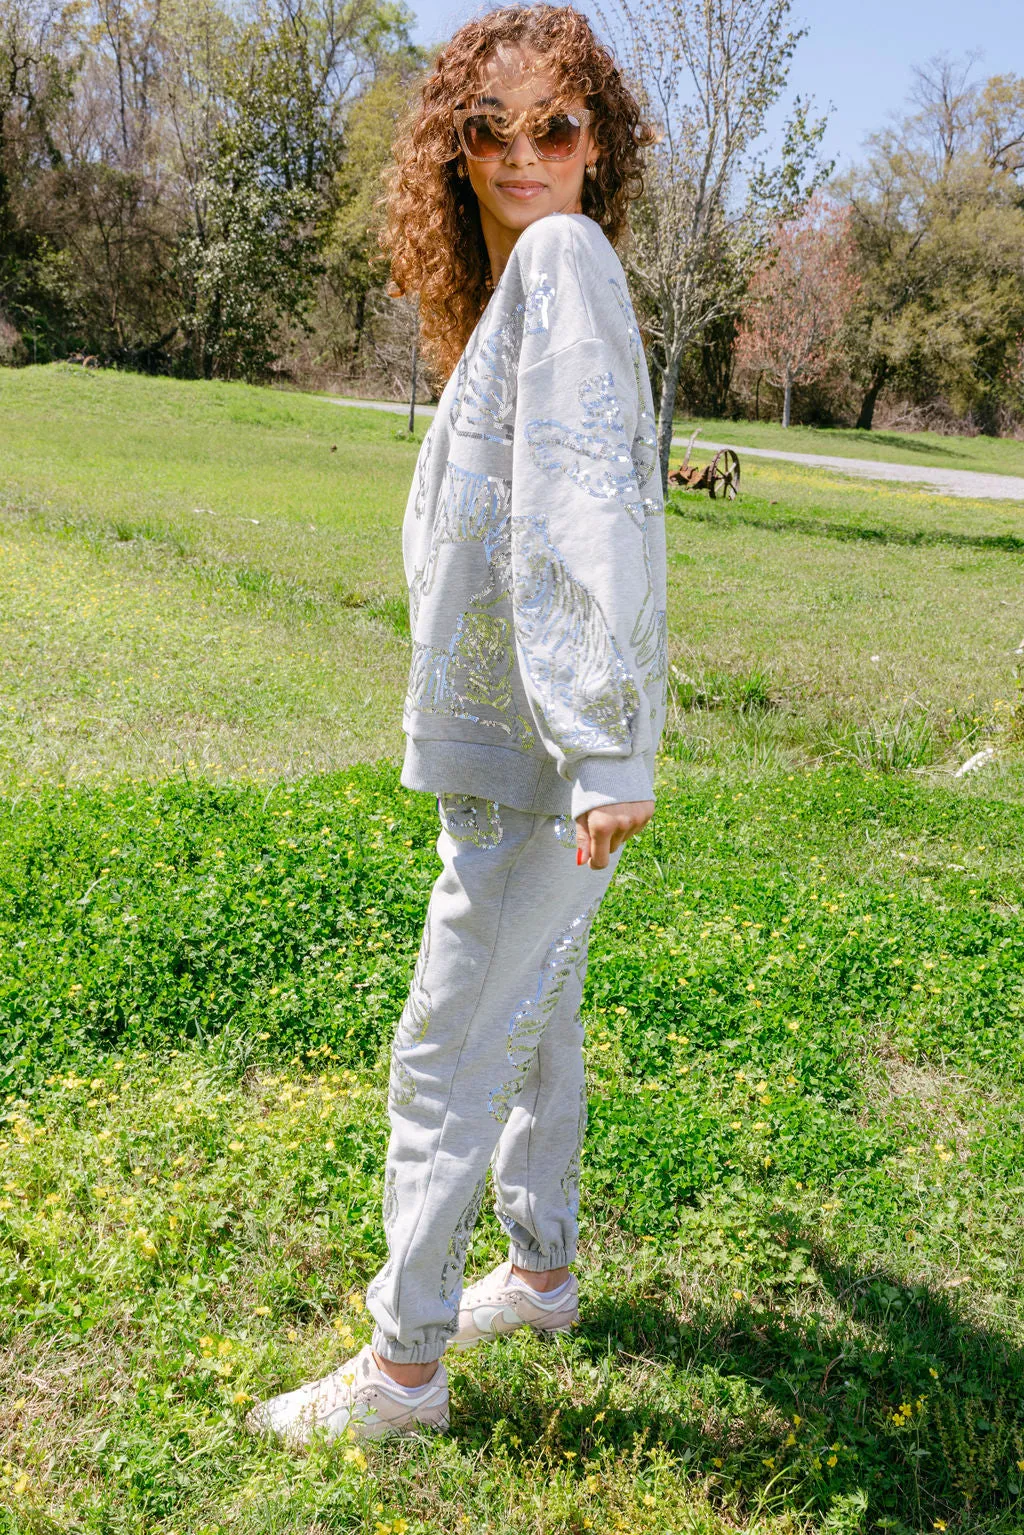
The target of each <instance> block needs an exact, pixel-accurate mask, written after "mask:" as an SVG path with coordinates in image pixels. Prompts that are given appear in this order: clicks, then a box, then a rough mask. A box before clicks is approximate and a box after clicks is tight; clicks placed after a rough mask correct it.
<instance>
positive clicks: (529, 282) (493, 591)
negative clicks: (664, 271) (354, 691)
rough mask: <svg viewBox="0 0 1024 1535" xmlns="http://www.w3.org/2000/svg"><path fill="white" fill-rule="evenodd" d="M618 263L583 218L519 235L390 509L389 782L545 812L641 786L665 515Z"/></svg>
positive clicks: (647, 777)
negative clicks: (394, 738)
mask: <svg viewBox="0 0 1024 1535" xmlns="http://www.w3.org/2000/svg"><path fill="white" fill-rule="evenodd" d="M663 513H664V505H663V500H662V493H661V477H660V474H659V469H658V454H657V442H656V435H655V423H654V414H653V409H652V399H651V384H650V379H649V377H648V373H647V364H646V360H645V358H644V353H643V347H642V345H641V341H640V333H639V331H638V329H637V324H636V319H635V317H634V314H633V308H632V305H631V303H630V300H629V291H628V288H627V286H626V279H625V275H624V273H623V270H622V266H621V264H620V262H619V259H618V257H617V256H616V254H615V251H614V249H613V248H612V246H611V244H610V243H609V241H608V239H607V237H606V235H605V234H604V232H603V231H602V230H601V228H600V227H599V225H597V224H596V223H595V222H594V221H593V219H590V218H587V217H586V216H585V215H584V214H576V213H572V214H567V213H553V214H549V215H547V216H546V217H545V218H541V219H538V220H536V222H535V223H533V224H530V225H528V226H527V228H526V229H524V231H523V233H522V234H521V235H520V236H519V238H518V239H517V241H516V243H515V246H514V248H513V251H512V254H511V256H510V258H509V261H508V264H507V266H506V267H505V269H504V271H503V272H502V274H501V277H500V279H499V281H498V283H497V286H496V287H495V289H494V292H493V293H492V294H491V297H490V300H489V302H488V304H487V307H486V309H485V310H484V312H483V314H482V315H481V317H480V320H479V322H478V324H477V326H476V329H475V330H474V331H473V334H472V336H471V337H470V338H469V341H468V342H467V344H466V348H465V351H464V352H463V354H462V357H461V358H460V360H459V363H458V366H457V367H456V369H455V371H454V372H453V373H452V375H451V377H450V378H449V380H448V383H447V384H446V386H445V388H444V392H443V393H442V395H441V399H440V402H439V404H438V407H437V413H436V415H435V417H434V420H433V422H432V423H431V426H430V429H429V431H428V432H427V434H426V436H425V438H424V440H423V444H422V447H421V449H420V454H419V458H418V460H417V463H416V471H415V474H414V477H413V483H412V488H411V490H410V492H409V501H408V505H407V507H406V513H405V523H404V527H403V535H402V544H403V555H404V560H405V573H406V579H407V580H408V583H409V609H410V613H409V617H410V625H411V630H412V663H411V667H410V676H409V691H408V695H407V698H406V703H405V712H404V720H403V724H404V728H405V732H406V736H407V743H406V753H405V762H404V766H403V769H402V783H403V784H405V785H406V787H407V788H410V789H424V790H427V791H429V792H430V793H434V794H440V793H453V794H466V795H476V796H479V797H480V798H483V799H489V800H494V801H497V802H498V803H499V804H505V805H511V806H514V807H515V808H516V809H518V810H527V811H533V812H535V813H538V814H545V815H571V816H573V817H576V816H579V815H581V814H582V813H583V812H584V811H585V810H590V809H592V808H593V807H594V806H597V805H608V804H617V803H621V802H623V801H626V800H643V799H652V798H653V797H654V789H653V778H654V755H655V751H656V750H657V746H658V740H659V737H660V735H661V729H662V725H663V723H664V717H665V685H666V676H667V670H668V667H667V653H666V625H665V523H664V515H663Z"/></svg>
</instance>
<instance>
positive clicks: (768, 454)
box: [321, 395, 1024, 502]
mask: <svg viewBox="0 0 1024 1535" xmlns="http://www.w3.org/2000/svg"><path fill="white" fill-rule="evenodd" d="M321 398H323V399H325V400H327V401H328V403H329V404H331V405H358V406H361V407H362V408H363V409H364V410H384V411H388V412H389V413H390V414H392V415H398V416H407V415H408V414H409V407H408V405H397V404H394V403H393V402H392V401H390V400H343V399H339V398H337V397H336V396H335V395H323V396H322V397H321ZM416 414H417V415H424V416H432V415H433V414H434V406H433V405H417V406H416ZM688 440H689V439H688V438H686V437H673V439H672V446H673V447H679V448H685V447H686V444H687V442H688ZM696 447H697V448H698V449H699V450H701V451H703V452H707V453H717V451H718V449H719V448H727V447H735V449H736V452H737V453H738V454H739V455H740V458H741V459H744V458H774V459H782V460H783V461H784V462H786V463H788V464H803V465H805V466H806V467H807V468H808V469H832V470H834V471H835V472H836V473H837V474H852V475H857V476H859V477H860V478H861V479H865V480H898V481H900V482H901V483H903V484H905V485H928V486H930V487H931V489H933V490H936V491H938V493H939V495H940V496H967V497H969V498H970V499H971V500H975V501H1020V502H1024V477H1022V476H1021V475H1014V474H983V473H981V472H980V471H979V470H977V469H935V468H932V467H931V466H929V465H925V464H889V463H881V462H879V461H878V460H877V459H867V458H833V457H832V456H831V455H829V454H826V453H785V452H783V451H782V450H781V449H776V448H745V447H743V446H742V445H741V444H739V443H725V442H703V441H698V442H697V444H696Z"/></svg>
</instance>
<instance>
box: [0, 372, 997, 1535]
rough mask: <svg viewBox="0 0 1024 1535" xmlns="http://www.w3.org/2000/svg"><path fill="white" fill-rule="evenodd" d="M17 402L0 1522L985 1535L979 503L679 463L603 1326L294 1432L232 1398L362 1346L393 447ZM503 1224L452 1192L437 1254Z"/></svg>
mask: <svg viewBox="0 0 1024 1535" xmlns="http://www.w3.org/2000/svg"><path fill="white" fill-rule="evenodd" d="M0 403H2V405H3V408H4V436H3V440H2V444H0V454H3V455H4V456H3V459H2V468H3V479H2V485H3V489H2V491H0V510H2V512H3V523H2V533H0V679H2V682H0V686H2V691H0V782H2V784H3V787H4V794H5V797H4V798H3V799H0V1082H2V1087H0V1100H2V1112H3V1118H2V1122H0V1314H2V1315H3V1318H4V1321H3V1326H2V1331H0V1372H2V1373H0V1532H2V1535H27V1532H32V1535H36V1532H46V1535H50V1532H53V1535H56V1532H58V1531H59V1532H61V1535H64V1532H74V1535H78V1532H82V1535H86V1532H88V1535H100V1532H103V1535H113V1532H116V1535H122V1532H123V1535H128V1532H131V1535H136V1532H138V1535H143V1532H144V1535H156V1532H160V1535H171V1532H172V1531H176V1532H177V1535H234V1532H236V1531H240V1532H242V1535H248V1532H252V1535H256V1532H260V1535H278V1532H285V1531H287V1532H296V1535H298V1532H302V1535H314V1532H316V1535H320V1532H325V1531H352V1532H359V1535H403V1531H404V1535H461V1532H462V1531H467V1532H473V1535H476V1532H478V1531H489V1532H494V1535H506V1532H509V1535H520V1532H522V1535H527V1532H530V1535H577V1532H583V1531H585V1530H592V1531H595V1532H599V1535H606V1532H607V1535H618V1532H629V1535H633V1532H639V1535H665V1532H671V1535H676V1532H680V1535H682V1532H684V1531H685V1532H687V1535H691V1532H693V1535H703V1532H705V1531H706V1532H708V1535H712V1532H713V1535H719V1532H724V1531H726V1530H729V1529H736V1528H740V1529H742V1530H744V1531H746V1532H748V1535H798V1532H799V1535H811V1532H820V1535H855V1532H871V1535H874V1532H876V1531H877V1532H881V1531H883V1530H885V1531H889V1532H892V1535H919V1532H925V1531H929V1532H930V1531H932V1530H933V1529H936V1528H941V1527H943V1526H945V1528H946V1529H948V1530H949V1531H950V1532H954V1531H955V1532H957V1535H967V1532H971V1535H1016V1532H1017V1531H1019V1530H1020V1528H1021V1526H1022V1523H1024V1405H1022V1404H1024V1356H1022V1344H1024V1310H1022V1301H1024V1266H1022V1237H1024V1220H1022V1215H1021V1209H1022V1198H1021V1195H1022V1192H1024V1190H1022V1182H1021V1171H1020V1170H1021V1166H1022V1161H1024V1030H1022V1026H1021V1020H1022V1018H1024V980H1022V976H1024V935H1022V930H1021V925H1020V911H1019V891H1020V860H1021V853H1022V849H1024V813H1022V810H1021V791H1022V788H1024V771H1022V764H1021V752H1020V741H1021V738H1022V736H1024V718H1022V712H1021V702H1020V695H1019V692H1018V688H1017V679H1016V676H1015V665H1016V662H1017V658H1015V657H1014V655H1013V651H1014V649H1015V647H1016V646H1017V644H1018V643H1019V641H1020V637H1021V634H1022V633H1024V604H1022V599H1021V595H1020V594H1021V580H1020V576H1021V553H1022V551H1021V549H1020V548H1019V547H1018V544H1017V542H1016V540H1017V539H1018V538H1024V528H1022V527H1021V525H1020V523H1019V522H1018V521H1017V520H1016V518H1015V515H1014V513H1013V512H1012V510H1011V509H1008V508H1007V507H1005V506H1001V505H998V504H995V505H993V504H991V503H990V504H985V503H971V502H964V501H949V500H945V499H943V498H941V497H935V496H932V495H930V494H927V493H924V492H917V491H907V490H903V489H901V490H898V491H893V490H892V489H890V488H889V487H887V486H886V487H881V486H876V485H871V486H863V485H853V484H851V483H850V482H849V481H845V480H842V479H841V478H839V477H836V476H828V475H823V474H817V473H814V474H812V473H808V472H807V471H805V470H802V469H797V468H791V467H790V466H783V465H779V466H774V465H765V466H762V467H758V468H757V469H754V470H751V472H750V474H749V476H748V478H747V482H746V485H745V494H744V496H743V498H742V499H741V500H740V501H738V502H736V503H730V504H728V505H727V506H724V507H723V506H721V505H719V504H717V503H711V502H709V501H708V500H707V499H706V498H701V497H696V496H687V495H683V494H680V495H678V496H676V497H674V498H673V501H672V506H671V509H670V512H669V515H668V520H667V533H668V543H669V560H670V563H669V579H670V629H671V644H672V665H673V671H672V674H671V699H670V712H669V721H668V728H667V731H666V737H665V750H664V752H663V755H662V758H661V762H660V765H659V809H658V815H657V817H656V818H655V821H654V823H653V825H652V827H651V829H650V830H649V831H648V832H647V833H645V835H644V836H643V837H642V838H641V839H638V840H637V841H636V842H635V843H633V844H631V845H630V847H629V848H628V849H627V851H626V854H625V857H624V860H623V864H622V867H621V869H620V872H619V874H618V876H617V878H616V881H615V883H614V884H613V886H612V887H611V891H610V893H609V896H608V897H607V899H606V901H605V902H604V904H603V906H602V909H601V913H600V915H599V918H598V921H597V924H596V926H595V931H594V935H593V941H592V944H591V962H590V968H589V972H588V979H587V987H586V992H585V997H584V1009H583V1016H584V1021H585V1024H586V1031H587V1043H586V1047H585V1049H586V1058H587V1077H588V1089H589V1096H590V1122H589V1127H588V1135H587V1142H586V1148H585V1152H584V1160H583V1180H582V1195H583V1202H582V1207H581V1226H582V1241H581V1248H580V1263H579V1265H578V1267H579V1271H580V1275H581V1287H582V1292H583V1301H584V1304H583V1321H582V1325H581V1327H580V1328H579V1329H578V1330H577V1331H576V1332H574V1334H573V1336H572V1337H571V1338H565V1339H560V1340H553V1341H552V1340H549V1341H548V1342H547V1343H545V1342H543V1341H542V1340H539V1339H537V1338H534V1337H533V1336H532V1335H531V1336H529V1337H524V1336H523V1335H522V1334H517V1335H515V1336H514V1337H513V1338H511V1339H508V1340H505V1341H503V1342H501V1343H500V1344H496V1345H495V1346H494V1347H493V1348H491V1349H489V1350H483V1351H478V1352H476V1353H473V1354H468V1355H466V1356H463V1357H462V1358H456V1359H453V1360H452V1361H451V1362H450V1365H449V1369H450V1376H451V1380H452V1387H453V1433H452V1435H451V1436H450V1437H449V1438H448V1439H442V1440H437V1441H433V1442H429V1443H415V1442H410V1443H406V1444H399V1445H394V1444H392V1445H384V1446H377V1447H372V1446H371V1447H368V1448H367V1450H366V1453H365V1456H364V1455H362V1454H359V1453H357V1452H355V1450H354V1447H352V1446H350V1445H347V1444H346V1443H345V1442H342V1443H341V1444H339V1445H336V1446H335V1447H334V1448H333V1449H326V1450H323V1449H322V1450H317V1451H316V1452H315V1453H313V1454H311V1455H309V1456H302V1457H295V1456H291V1455H288V1454H285V1453H282V1452H280V1451H277V1450H274V1449H269V1448H267V1447H265V1446H263V1445H260V1444H255V1443H253V1442H251V1441H250V1440H249V1439H248V1438H247V1436H246V1435H245V1434H244V1433H243V1432H242V1430H241V1426H240V1423H241V1418H242V1416H243V1415H244V1411H245V1409H246V1406H247V1403H248V1401H249V1400H250V1399H251V1398H252V1397H254V1396H259V1395H263V1394H266V1393H267V1392H268V1391H271V1390H277V1389H282V1388H286V1387H288V1386H291V1385H294V1384H297V1383H298V1382H299V1381H301V1380H303V1379H308V1378H310V1377H311V1376H314V1375H319V1374H322V1373H324V1371H325V1370H327V1369H329V1368H331V1367H332V1366H333V1365H334V1364H335V1363H338V1362H340V1361H341V1360H343V1359H345V1358H346V1357H348V1356H349V1355H350V1354H351V1353H352V1352H353V1349H354V1348H355V1347H356V1346H358V1345H359V1344H361V1343H362V1342H364V1341H365V1340H366V1339H367V1338H368V1337H369V1334H370V1326H371V1323H370V1319H369V1318H368V1317H367V1315H366V1313H365V1310H364V1308H363V1305H362V1296H363V1294H364V1292H365V1287H366V1285H367V1283H368V1281H369V1280H370V1279H371V1278H372V1277H373V1275H374V1274H375V1273H376V1271H377V1269H378V1268H379V1267H380V1265H381V1263H382V1262H383V1260H384V1256H385V1251H384V1245H383V1233H382V1230H381V1224H380V1219H379V1214H380V1200H381V1193H382V1188H381V1180H382V1172H383V1163H384V1156H385V1153H386V1146H387V1131H388V1124H387V1113H386V1087H387V1068H388V1056H389V1048H390V1041H391V1033H392V1030H393V1028H394V1024H395V1020H396V1018H397V1014H398V1011H399V1009H400V1007H401V1005H402V1002H403V1001H404V997H405V992H406V989H407V986H408V981H409V975H410V973H411V968H412V964H413V960H414V957H415V953H416V947H417V944H418V941H419V936H420V928H421V924H422V916H423V911H424V908H425V904H426V899H427V895H428V892H429V889H430V885H431V882H432V880H433V878H434V876H435V873H436V871H437V868H438V862H437V858H436V854H435V852H434V850H433V843H434V839H435V836H436V827H435V825H434V809H433V805H432V802H431V801H429V799H428V797H426V796H419V795H412V794H409V793H407V792H406V791H404V790H402V789H401V788H400V787H399V785H398V783H397V769H396V767H395V765H394V758H395V757H396V755H397V754H398V752H399V750H400V745H401V734H400V730H399V728H398V721H399V717H400V708H401V695H402V688H403V685H404V672H405V665H406V660H407V640H406V637H405V629H404V611H403V586H402V576H401V564H400V559H399V555H398V549H399V545H398V534H399V527H400V522H401V514H402V508H403V504H404V500H405V494H406V491H407V489H408V483H409V476H410V473H411V467H412V457H413V453H414V451H415V449H414V444H413V443H411V442H410V441H409V440H408V439H407V438H406V437H405V435H404V433H402V432H400V431H397V430H396V427H395V424H394V422H393V421H391V420H390V419H389V418H387V417H381V416H379V415H376V414H374V413H371V412H358V411H352V412H349V411H342V410H339V409H338V408H336V407H332V406H329V405H325V404H324V403H323V402H320V401H315V400H306V399H303V398H301V397H298V396H292V395H280V394H275V393H270V392H266V391H259V390H253V389H247V388H244V387H243V386H202V385H187V384H174V383H166V382H162V381H154V380H144V379H133V378H130V377H124V376H118V375H107V374H101V375H98V376H92V377H90V376H83V375H81V374H76V373H74V372H72V371H65V370H63V369H61V368H59V367H58V368H48V369H35V370H25V371H23V372H20V373H0ZM332 445H335V446H336V451H335V452H334V453H332V452H331V447H332ZM195 507H200V508H203V510H202V512H201V513H197V512H196V511H195V510H194V508H195ZM211 512H213V513H214V515H213V516H211V515H210V513H211ZM246 516H255V517H256V518H257V519H258V521H257V522H256V523H245V521H244V518H245V517H246ZM985 743H990V744H993V745H994V746H996V748H997V753H998V754H997V757H996V760H995V762H994V764H993V765H992V766H990V767H988V768H986V769H984V770H983V771H982V772H981V773H980V774H978V775H975V776H972V777H969V778H966V779H963V780H957V779H955V778H953V776H952V769H953V768H954V767H955V765H956V764H958V763H959V762H961V761H962V760H963V759H964V758H965V757H966V756H967V755H969V754H970V753H971V752H973V751H975V750H977V749H978V747H979V746H980V745H982V744H985ZM377 759H380V760H377ZM581 878H582V879H585V878H586V873H585V871H581ZM503 1254H504V1244H503V1232H502V1230H501V1227H500V1226H499V1224H498V1222H497V1220H496V1219H495V1217H494V1216H493V1213H492V1212H491V1211H490V1210H487V1209H485V1212H484V1215H483V1216H482V1218H481V1220H480V1223H479V1225H478V1228H477V1231H476V1234H475V1236H474V1239H473V1243H472V1246H471V1249H470V1253H469V1259H468V1271H469V1272H470V1273H478V1272H480V1271H482V1270H483V1269H484V1268H485V1267H487V1266H490V1265H491V1264H492V1263H494V1262H496V1261H498V1259H499V1258H500V1257H501V1256H503ZM403 1521H404V1524H403Z"/></svg>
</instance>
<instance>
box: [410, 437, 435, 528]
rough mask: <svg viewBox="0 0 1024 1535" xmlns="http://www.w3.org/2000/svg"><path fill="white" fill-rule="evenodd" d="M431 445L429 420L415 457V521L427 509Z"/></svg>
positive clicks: (432, 440)
mask: <svg viewBox="0 0 1024 1535" xmlns="http://www.w3.org/2000/svg"><path fill="white" fill-rule="evenodd" d="M433 446H434V423H433V421H431V423H430V425H429V426H428V427H427V430H426V432H425V434H424V437H423V441H422V442H421V443H420V451H419V454H418V455H417V458H416V495H415V498H414V501H413V510H414V515H415V516H416V519H417V521H418V520H419V518H420V517H422V516H423V513H424V512H425V511H426V509H427V480H428V479H429V478H430V473H429V471H430V455H431V452H432V449H433Z"/></svg>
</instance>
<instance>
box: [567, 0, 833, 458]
mask: <svg viewBox="0 0 1024 1535" xmlns="http://www.w3.org/2000/svg"><path fill="white" fill-rule="evenodd" d="M790 10H791V3H790V0H638V3H634V4H630V3H628V0H608V10H607V11H605V10H603V9H602V7H601V4H600V3H599V4H598V5H597V6H596V7H595V14H596V15H597V17H598V19H599V21H600V23H601V25H602V27H603V29H604V31H605V32H606V33H607V35H608V37H609V39H610V41H612V43H613V45H614V48H615V52H616V55H617V57H618V58H619V60H620V61H621V63H622V65H623V68H624V71H625V73H626V74H627V76H628V77H629V79H630V82H631V84H632V86H633V88H634V89H635V90H636V92H637V95H638V98H639V99H640V101H641V104H642V106H643V107H644V109H645V111H646V113H647V114H648V116H650V117H652V118H653V119H654V121H655V123H656V125H657V127H658V130H659V135H660V137H659V141H658V142H657V143H656V144H655V145H654V146H653V147H652V149H651V150H650V151H649V161H648V169H647V185H646V190H645V195H644V197H643V199H642V200H641V203H640V205H639V207H638V208H637V210H636V215H635V218H634V221H633V230H634V238H633V243H632V246H631V248H630V249H629V250H628V251H627V252H626V255H625V265H626V269H627V271H628V273H629V275H630V279H631V283H632V287H633V291H634V294H635V295H636V297H637V298H638V300H639V303H640V307H641V308H642V310H643V312H644V319H645V325H646V329H647V333H648V335H649V337H650V339H651V341H652V343H653V346H654V353H655V359H656V363H657V374H658V392H659V407H658V446H659V454H660V459H661V472H662V483H663V485H667V475H668V459H669V450H670V445H671V440H672V422H673V416H674V413H675V403H676V393H677V390H678V385H679V376H680V368H681V366H682V361H683V357H684V354H685V352H686V350H687V348H688V346H690V345H691V344H692V342H693V341H694V339H695V338H697V337H699V336H700V335H701V334H702V333H703V332H704V330H705V329H706V328H707V327H708V326H710V325H711V324H712V323H713V322H714V321H715V320H716V319H718V318H719V317H720V316H722V315H725V314H728V313H729V312H730V310H735V309H736V308H737V307H738V303H739V299H740V297H741V295H742V292H743V289H744V286H745V283H746V278H747V275H748V273H749V272H750V270H751V268H752V266H753V265H754V264H756V261H757V259H758V257H759V255H760V254H761V253H763V250H764V246H765V241H766V239H767V238H768V235H769V233H770V231H771V229H772V228H774V227H775V225H777V223H778V222H779V221H780V219H782V218H784V217H786V216H787V215H788V214H789V213H790V212H792V211H793V209H794V208H795V207H797V206H798V205H799V204H800V203H801V202H802V201H804V200H805V199H806V196H807V195H808V193H809V191H811V190H813V188H814V186H815V185H817V183H818V181H820V179H821V178H822V177H823V176H824V175H825V174H827V171H828V168H826V167H824V166H821V165H820V164H819V163H818V161H817V158H816V154H817V148H818V145H819V143H820V141H821V136H822V134H823V132H824V128H825V121H824V120H821V121H818V122H814V121H812V120H811V118H810V116H809V111H808V107H807V104H806V103H803V102H801V101H799V99H798V100H797V101H796V103H795V105H794V109H793V113H792V116H791V119H790V122H789V124H788V126H787V129H786V133H785V139H784V143H783V146H782V150H781V154H780V157H779V160H778V163H777V164H776V165H775V166H774V167H773V168H772V169H771V170H769V169H768V168H767V167H766V166H764V165H763V164H756V163H752V160H751V156H752V153H753V148H754V146H755V144H756V142H757V141H758V139H759V138H760V137H761V135H762V133H763V131H764V126H765V121H766V118H767V114H768V111H769V109H770V108H771V106H772V105H773V104H774V103H775V102H776V101H777V100H778V99H779V97H780V96H781V94H782V93H783V91H784V89H785V86H786V80H787V78H788V72H789V64H790V60H791V59H792V56H793V52H794V50H795V48H796V46H797V44H798V42H799V41H800V38H801V37H802V36H803V35H804V34H803V33H802V32H801V31H795V30H793V29H792V28H791V27H790V24H789V18H790ZM744 174H745V176H746V189H745V195H743V194H741V193H738V192H737V185H736V184H737V181H738V180H739V178H740V177H741V175H744ZM805 182H807V183H808V184H807V185H805Z"/></svg>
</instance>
